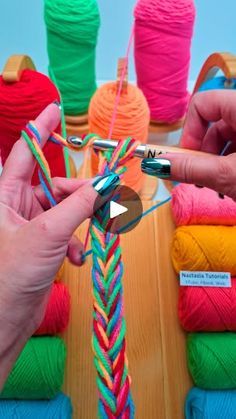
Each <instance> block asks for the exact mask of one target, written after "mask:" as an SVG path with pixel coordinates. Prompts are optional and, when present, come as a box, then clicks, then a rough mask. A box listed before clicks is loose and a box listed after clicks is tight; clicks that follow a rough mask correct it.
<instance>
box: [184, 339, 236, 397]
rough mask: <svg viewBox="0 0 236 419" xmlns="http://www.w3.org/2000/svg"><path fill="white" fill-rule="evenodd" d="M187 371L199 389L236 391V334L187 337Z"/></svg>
mask: <svg viewBox="0 0 236 419" xmlns="http://www.w3.org/2000/svg"><path fill="white" fill-rule="evenodd" d="M187 358H188V368H189V371H190V373H191V375H192V378H193V381H194V383H195V385H196V386H197V387H201V388H203V389H209V390H223V389H234V388H236V333H227V332H225V333H193V334H190V335H188V338H187Z"/></svg>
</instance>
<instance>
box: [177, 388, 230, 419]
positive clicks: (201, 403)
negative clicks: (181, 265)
mask: <svg viewBox="0 0 236 419" xmlns="http://www.w3.org/2000/svg"><path fill="white" fill-rule="evenodd" d="M235 418H236V390H227V391H226V390H224V391H220V390H201V389H200V388H197V387H194V388H193V389H192V390H190V392H189V393H188V395H187V398H186V401H185V419H235Z"/></svg>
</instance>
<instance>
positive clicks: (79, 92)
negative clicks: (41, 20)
mask: <svg viewBox="0 0 236 419" xmlns="http://www.w3.org/2000/svg"><path fill="white" fill-rule="evenodd" d="M44 17H45V23H46V28H47V48H48V56H49V73H50V72H51V73H53V75H54V76H55V80H56V83H57V87H58V88H59V90H60V93H61V96H62V100H63V105H64V111H65V114H66V115H71V116H73V115H79V114H83V113H86V112H87V110H88V107H89V102H90V99H91V97H92V96H93V94H94V92H95V90H96V71H95V65H96V62H95V61H96V45H97V37H98V30H99V27H100V14H99V9H98V5H97V1H96V0H44Z"/></svg>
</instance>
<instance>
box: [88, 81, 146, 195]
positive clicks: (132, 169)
mask: <svg viewBox="0 0 236 419" xmlns="http://www.w3.org/2000/svg"><path fill="white" fill-rule="evenodd" d="M116 95H117V83H116V82H110V83H106V84H104V85H103V86H101V87H100V88H99V89H98V90H97V91H96V93H95V94H94V96H93V98H92V100H91V103H90V107H89V128H90V132H91V133H94V134H97V135H99V136H100V137H101V138H108V134H109V129H110V125H111V121H112V115H113V111H114V106H115V101H116ZM149 121H150V112H149V108H148V104H147V101H146V99H145V97H144V95H143V93H142V91H141V90H140V89H139V88H138V87H136V86H134V85H132V84H129V85H128V89H127V93H122V94H121V97H120V101H119V105H118V108H117V115H116V120H115V124H114V128H113V134H112V138H113V139H115V140H123V139H126V138H128V137H133V138H135V139H136V140H138V141H140V142H142V143H146V142H147V138H148V127H149ZM91 164H92V174H93V176H95V175H97V173H98V157H97V155H96V154H95V153H94V152H93V153H92V163H91ZM126 167H127V173H125V174H124V178H123V179H124V183H125V185H126V186H129V187H130V188H132V189H134V190H135V191H137V192H138V191H140V190H141V188H142V185H143V179H144V177H143V175H142V173H141V170H140V159H138V158H133V159H132V160H130V162H128V163H127V165H126Z"/></svg>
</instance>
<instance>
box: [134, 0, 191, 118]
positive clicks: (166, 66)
mask: <svg viewBox="0 0 236 419" xmlns="http://www.w3.org/2000/svg"><path fill="white" fill-rule="evenodd" d="M134 15H135V64H136V72H137V81H138V86H139V87H140V88H141V89H142V91H143V92H144V94H145V96H146V98H147V100H148V104H149V107H150V110H151V119H152V120H154V121H158V122H165V123H173V122H176V121H178V120H179V119H181V118H182V117H183V116H184V114H185V112H186V109H187V105H188V101H189V94H188V92H187V82H188V73H189V66H190V46H191V39H192V34H193V26H194V20H195V6H194V2H193V0H139V1H138V3H137V6H136V8H135V12H134Z"/></svg>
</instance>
